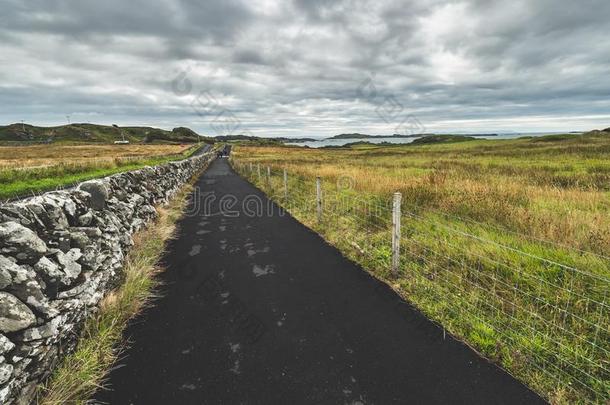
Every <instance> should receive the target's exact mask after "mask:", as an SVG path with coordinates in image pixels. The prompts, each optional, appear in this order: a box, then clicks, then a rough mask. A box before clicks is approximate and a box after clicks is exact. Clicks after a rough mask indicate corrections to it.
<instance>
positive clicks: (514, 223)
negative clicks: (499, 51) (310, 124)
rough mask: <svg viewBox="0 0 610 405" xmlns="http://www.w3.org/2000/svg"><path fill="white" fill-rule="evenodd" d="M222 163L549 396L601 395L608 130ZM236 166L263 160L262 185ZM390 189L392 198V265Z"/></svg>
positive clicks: (607, 320)
mask: <svg viewBox="0 0 610 405" xmlns="http://www.w3.org/2000/svg"><path fill="white" fill-rule="evenodd" d="M233 158H234V159H235V160H236V161H237V162H239V163H240V165H239V166H238V168H239V170H240V171H241V172H242V173H243V174H244V175H245V176H246V177H249V178H250V180H251V181H252V182H254V183H255V184H257V185H258V186H259V187H260V188H261V189H263V190H264V191H265V192H267V193H268V194H269V195H270V196H272V198H274V199H275V200H276V201H278V203H280V204H282V205H284V206H285V207H287V208H288V209H289V211H290V212H291V213H292V214H293V215H294V216H295V217H296V218H297V219H298V220H300V221H301V222H303V223H304V224H306V225H307V226H309V227H311V228H312V229H314V230H315V231H317V232H318V233H320V234H321V235H322V236H323V237H324V238H325V239H326V240H328V241H329V242H330V243H331V244H333V245H334V246H336V247H337V248H338V249H339V250H341V251H342V252H343V253H344V254H345V255H346V256H347V257H349V258H351V259H352V260H354V261H356V262H358V263H360V264H361V265H362V266H363V267H364V268H365V269H367V270H368V271H370V272H371V273H372V274H374V275H375V276H376V277H378V278H380V279H382V280H385V281H386V282H387V283H388V284H390V285H391V286H392V287H393V288H394V289H395V290H396V291H397V292H398V293H400V294H401V295H402V296H404V297H405V298H406V299H408V300H409V301H410V302H412V303H413V304H415V305H416V306H417V307H418V308H419V309H420V310H422V311H423V312H424V313H425V314H426V315H427V316H428V317H430V318H431V319H434V320H436V321H438V322H439V323H440V324H442V325H443V327H444V328H446V329H447V330H448V331H449V332H450V333H452V334H453V335H455V336H457V337H458V338H460V339H463V340H464V341H465V342H467V343H468V344H469V345H471V346H472V347H474V348H475V349H476V350H478V351H479V352H480V353H481V354H482V355H484V356H486V357H488V358H489V359H491V360H493V361H495V362H496V363H498V364H500V365H502V366H503V367H504V368H505V369H506V370H508V371H509V372H510V373H512V374H513V375H514V376H516V377H517V378H519V379H521V380H522V381H523V382H525V383H526V384H528V385H529V386H531V387H532V388H533V389H535V390H536V391H537V392H538V393H540V395H542V396H543V397H545V398H547V399H548V400H550V401H551V402H552V403H555V404H568V403H569V404H572V403H606V401H607V400H608V399H609V397H610V373H609V371H608V370H609V369H610V364H609V362H608V358H609V356H608V353H610V345H609V343H608V342H610V313H609V311H608V297H607V293H608V291H609V290H610V260H609V259H608V258H607V257H606V256H607V252H608V251H609V248H610V203H609V199H608V197H609V193H608V188H609V186H608V181H607V177H606V176H607V174H608V168H610V137H607V136H593V137H588V136H568V137H558V138H555V139H550V140H545V141H542V142H541V141H534V140H530V139H522V140H512V141H495V140H494V141H485V140H476V141H469V142H463V143H454V144H438V145H419V146H417V145H409V146H405V145H401V146H392V147H384V146H358V147H355V148H349V149H344V150H336V149H335V150H308V149H295V148H271V147H267V148H262V147H249V148H245V147H238V148H236V149H235V150H234V152H233ZM249 163H254V164H259V163H260V164H261V166H263V169H265V166H267V165H268V166H270V167H271V168H272V169H274V170H273V172H272V178H271V182H269V183H268V182H267V181H266V180H265V179H264V177H263V179H261V180H259V179H258V178H257V175H256V170H255V171H254V173H250V171H249ZM242 164H243V165H242ZM283 169H287V171H288V173H289V196H290V198H289V199H288V200H287V201H286V200H285V199H284V197H283V180H282V178H283V176H282V170H283ZM265 172H266V171H265V170H263V173H265ZM318 176H319V177H321V178H322V181H323V190H324V213H325V215H324V218H323V221H322V222H321V223H318V222H317V220H316V212H315V203H314V198H315V188H314V184H315V177H318ZM342 176H348V178H349V179H350V181H349V182H348V183H349V184H348V185H349V187H347V188H346V187H345V183H346V182H345V179H344V178H343V177H342ZM394 191H400V192H401V193H402V196H403V205H402V210H403V216H402V227H401V228H402V241H401V242H402V243H401V252H402V255H401V266H400V268H399V271H398V273H397V274H392V273H391V271H390V261H391V260H390V258H391V251H390V240H391V238H390V235H391V233H390V229H391V212H390V202H391V197H392V193H393V192H394Z"/></svg>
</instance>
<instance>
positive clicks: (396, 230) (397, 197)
mask: <svg viewBox="0 0 610 405" xmlns="http://www.w3.org/2000/svg"><path fill="white" fill-rule="evenodd" d="M401 200H402V194H400V193H394V201H393V204H392V274H393V275H394V276H396V275H398V269H399V267H400V202H401Z"/></svg>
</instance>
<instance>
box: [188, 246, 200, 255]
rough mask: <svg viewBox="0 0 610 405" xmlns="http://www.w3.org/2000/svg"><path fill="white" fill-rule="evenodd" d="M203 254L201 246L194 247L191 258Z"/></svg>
mask: <svg viewBox="0 0 610 405" xmlns="http://www.w3.org/2000/svg"><path fill="white" fill-rule="evenodd" d="M199 252H201V245H193V247H191V251H190V252H189V256H196V255H198V254H199Z"/></svg>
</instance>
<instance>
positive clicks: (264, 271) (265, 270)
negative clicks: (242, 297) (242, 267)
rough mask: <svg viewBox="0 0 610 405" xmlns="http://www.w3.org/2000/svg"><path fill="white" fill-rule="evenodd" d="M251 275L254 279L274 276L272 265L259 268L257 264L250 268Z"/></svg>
mask: <svg viewBox="0 0 610 405" xmlns="http://www.w3.org/2000/svg"><path fill="white" fill-rule="evenodd" d="M252 273H254V275H255V276H256V277H262V276H266V275H268V274H274V273H275V268H274V266H273V265H269V264H267V265H265V267H261V266H259V265H258V264H255V265H254V267H252Z"/></svg>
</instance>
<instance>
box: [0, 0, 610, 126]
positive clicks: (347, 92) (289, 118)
mask: <svg viewBox="0 0 610 405" xmlns="http://www.w3.org/2000/svg"><path fill="white" fill-rule="evenodd" d="M0 7H1V9H2V12H1V13H0V105H1V107H2V108H1V110H0V124H7V123H12V122H19V121H21V120H25V121H26V122H29V123H33V124H38V125H55V124H63V123H66V122H67V120H68V117H67V116H69V119H70V120H71V121H72V122H92V123H104V124H111V123H117V124H124V125H128V124H129V125H151V126H159V127H163V128H172V127H175V126H189V127H191V128H194V129H196V130H198V131H200V132H201V133H206V134H216V133H219V132H220V133H242V132H243V133H251V134H255V135H261V136H271V135H281V136H306V135H334V134H337V133H343V132H356V131H357V132H364V133H375V134H391V133H395V132H399V133H409V132H417V131H422V130H426V131H428V132H433V131H436V132H449V131H462V132H468V131H475V132H476V131H479V132H487V131H562V130H580V129H592V128H604V127H609V126H610V23H609V22H608V17H609V16H610V2H609V1H608V0H581V1H572V0H510V1H508V0H501V1H486V0H466V1H445V0H411V1H407V0H404V1H399V0H391V1H382V0H376V1H358V0H347V1H330V0H294V1H288V0H285V1H280V0H278V1H274V0H244V1H237V0H158V1H151V0H131V1H124V0H103V1H100V0H95V1H91V0H73V1H69V0H28V1H23V0H0Z"/></svg>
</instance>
